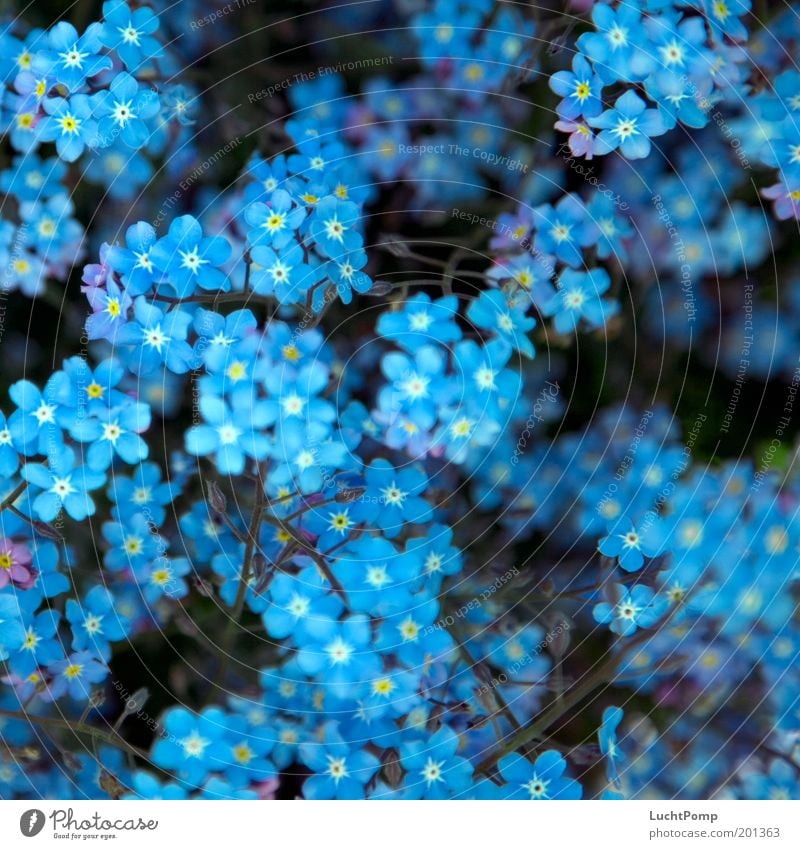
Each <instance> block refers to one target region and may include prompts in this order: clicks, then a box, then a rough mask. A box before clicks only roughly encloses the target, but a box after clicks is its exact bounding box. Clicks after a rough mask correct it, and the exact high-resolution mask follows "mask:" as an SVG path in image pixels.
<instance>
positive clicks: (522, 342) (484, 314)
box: [467, 289, 536, 357]
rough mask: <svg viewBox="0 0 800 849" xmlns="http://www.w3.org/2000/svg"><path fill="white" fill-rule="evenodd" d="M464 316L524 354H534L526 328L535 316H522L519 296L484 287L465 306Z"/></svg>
mask: <svg viewBox="0 0 800 849" xmlns="http://www.w3.org/2000/svg"><path fill="white" fill-rule="evenodd" d="M467 318H468V319H469V320H470V321H472V322H473V323H474V324H475V325H476V326H477V327H480V328H481V329H482V330H488V331H491V332H492V333H493V334H494V335H495V336H496V337H497V338H498V339H501V340H503V341H504V342H505V343H507V344H508V345H509V346H510V347H511V348H512V349H514V350H517V351H519V352H520V353H521V354H523V355H524V356H526V357H533V356H534V355H535V353H536V352H535V351H534V347H533V342H532V341H531V340H530V338H529V337H528V331H530V330H532V329H533V327H534V326H535V325H536V319H535V318H533V317H532V316H530V317H529V316H527V315H525V305H524V303H523V301H522V300H521V299H517V300H511V299H509V298H507V297H506V295H505V294H503V292H501V291H499V290H497V289H491V290H484V291H483V292H481V294H480V295H479V296H478V297H477V298H476V299H475V300H474V301H473V302H472V303H471V304H470V305H469V309H467Z"/></svg>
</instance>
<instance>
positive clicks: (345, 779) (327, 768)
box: [300, 723, 380, 799]
mask: <svg viewBox="0 0 800 849" xmlns="http://www.w3.org/2000/svg"><path fill="white" fill-rule="evenodd" d="M300 759H301V761H302V762H303V763H304V764H305V765H306V766H307V767H308V768H309V769H312V770H314V773H315V774H314V775H312V776H311V778H307V779H306V781H305V783H304V784H303V796H304V797H305V798H306V799H363V798H364V795H365V791H364V786H365V785H366V784H367V783H368V782H369V781H370V780H371V778H372V776H373V775H375V773H376V772H377V771H378V769H379V767H380V761H379V760H378V759H377V758H376V757H375V755H373V754H371V753H370V752H367V751H366V750H365V749H363V748H360V747H359V746H358V745H357V744H348V743H346V742H345V741H344V740H343V739H342V736H341V734H339V732H338V730H337V728H336V724H335V723H329V724H328V725H327V726H326V727H325V731H324V737H323V738H322V740H321V741H319V742H309V743H303V744H302V745H301V746H300Z"/></svg>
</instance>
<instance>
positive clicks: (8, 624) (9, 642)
mask: <svg viewBox="0 0 800 849" xmlns="http://www.w3.org/2000/svg"><path fill="white" fill-rule="evenodd" d="M25 637H26V631H25V625H24V624H23V621H22V613H21V611H20V608H19V603H18V602H17V600H16V599H15V598H14V596H12V595H7V594H5V593H3V594H2V595H0V660H7V659H8V657H9V656H10V655H11V652H14V651H16V650H17V649H19V648H21V647H22V644H23V643H24V642H25Z"/></svg>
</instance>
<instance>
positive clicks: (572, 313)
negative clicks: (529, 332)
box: [542, 268, 618, 333]
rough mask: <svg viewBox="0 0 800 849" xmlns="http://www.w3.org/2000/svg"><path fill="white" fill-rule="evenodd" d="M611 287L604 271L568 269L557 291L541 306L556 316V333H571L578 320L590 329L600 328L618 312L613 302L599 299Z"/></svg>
mask: <svg viewBox="0 0 800 849" xmlns="http://www.w3.org/2000/svg"><path fill="white" fill-rule="evenodd" d="M610 286H611V278H610V277H609V276H608V272H607V271H606V270H605V269H604V268H593V269H592V270H591V271H575V270H574V269H572V268H567V269H565V270H564V271H563V272H562V273H561V275H560V276H559V278H558V291H557V292H556V293H555V294H554V295H553V297H552V298H551V300H550V301H549V302H548V303H546V304H544V306H543V307H542V313H543V314H544V315H548V316H555V320H554V322H553V323H554V324H555V328H556V330H557V331H558V332H559V333H571V332H572V331H574V330H575V328H576V327H577V325H578V323H579V322H580V320H581V319H584V320H585V321H586V322H587V323H588V324H589V325H590V326H591V327H592V328H597V327H603V325H604V324H605V323H606V321H608V319H609V317H610V316H612V315H613V314H614V313H615V312H616V311H617V309H618V305H617V304H616V302H614V301H604V300H602V298H601V295H603V294H605V293H606V292H607V291H608V289H609V287H610Z"/></svg>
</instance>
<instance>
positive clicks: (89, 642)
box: [64, 585, 131, 661]
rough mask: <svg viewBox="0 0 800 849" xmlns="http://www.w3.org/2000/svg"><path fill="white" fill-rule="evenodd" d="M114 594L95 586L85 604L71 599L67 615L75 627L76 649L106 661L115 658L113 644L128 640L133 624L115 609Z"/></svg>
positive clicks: (74, 640) (73, 646) (68, 603)
mask: <svg viewBox="0 0 800 849" xmlns="http://www.w3.org/2000/svg"><path fill="white" fill-rule="evenodd" d="M115 605H116V598H115V596H114V594H113V593H112V592H111V591H110V590H109V589H108V588H107V587H103V586H99V585H98V586H95V587H92V589H91V590H89V592H88V593H87V594H86V596H85V597H84V600H83V603H81V602H79V601H76V600H75V599H74V598H70V599H68V600H67V605H66V608H65V611H64V613H65V616H66V619H67V621H68V622H69V624H70V627H71V628H72V648H73V649H75V650H78V651H85V650H90V651H91V652H92V653H93V654H95V655H96V656H97V657H99V658H102V659H103V660H105V661H109V660H110V659H111V643H112V642H117V641H119V640H122V639H124V638H125V637H126V636H127V635H128V633H129V632H130V627H131V623H130V621H129V620H128V619H127V618H126V617H125V616H124V615H123V614H121V613H119V612H118V611H117V610H116V609H115Z"/></svg>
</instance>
